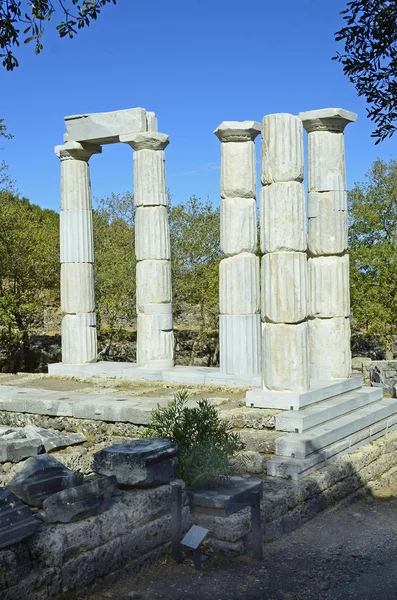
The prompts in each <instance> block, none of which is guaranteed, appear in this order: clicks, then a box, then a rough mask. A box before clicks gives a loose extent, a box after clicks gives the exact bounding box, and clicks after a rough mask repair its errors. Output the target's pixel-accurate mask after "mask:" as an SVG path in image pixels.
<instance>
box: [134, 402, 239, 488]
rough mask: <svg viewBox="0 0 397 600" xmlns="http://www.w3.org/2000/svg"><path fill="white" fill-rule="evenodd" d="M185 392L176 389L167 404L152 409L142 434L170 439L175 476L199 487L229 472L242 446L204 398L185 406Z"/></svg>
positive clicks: (235, 435)
mask: <svg viewBox="0 0 397 600" xmlns="http://www.w3.org/2000/svg"><path fill="white" fill-rule="evenodd" d="M187 401H188V392H187V391H186V390H182V391H180V392H176V393H175V395H174V398H173V400H171V401H170V402H169V403H168V405H167V406H165V407H161V406H158V407H157V409H155V410H153V411H152V422H151V424H150V425H149V427H148V428H147V429H146V430H145V431H144V433H143V437H160V438H166V439H169V440H172V441H173V442H175V443H176V444H177V446H178V450H179V476H180V477H181V478H182V479H183V480H184V481H185V483H186V484H187V485H190V486H192V487H200V486H204V485H209V484H213V483H216V482H218V481H219V480H221V479H223V478H225V477H227V476H228V475H230V473H231V467H230V459H231V458H232V456H233V455H234V454H235V453H236V452H239V451H240V450H243V449H244V444H243V442H242V441H241V439H240V437H239V435H238V434H237V433H235V432H233V431H231V430H230V427H229V424H228V423H227V422H226V421H223V420H221V419H220V417H219V414H218V411H217V410H216V408H215V407H214V406H213V405H212V404H211V403H210V402H209V401H208V400H199V401H198V402H197V406H196V407H189V406H187Z"/></svg>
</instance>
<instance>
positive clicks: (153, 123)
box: [146, 110, 159, 133]
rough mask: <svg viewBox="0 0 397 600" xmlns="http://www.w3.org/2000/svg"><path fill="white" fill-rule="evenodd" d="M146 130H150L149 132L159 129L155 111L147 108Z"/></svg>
mask: <svg viewBox="0 0 397 600" xmlns="http://www.w3.org/2000/svg"><path fill="white" fill-rule="evenodd" d="M146 130H147V131H150V132H151V133H153V132H156V133H157V132H158V130H159V127H158V119H157V117H156V113H154V112H151V111H148V110H147V111H146Z"/></svg>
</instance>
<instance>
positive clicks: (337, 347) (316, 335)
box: [309, 317, 351, 380]
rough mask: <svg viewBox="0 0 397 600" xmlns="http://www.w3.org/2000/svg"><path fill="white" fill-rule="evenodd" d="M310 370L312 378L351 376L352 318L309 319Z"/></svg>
mask: <svg viewBox="0 0 397 600" xmlns="http://www.w3.org/2000/svg"><path fill="white" fill-rule="evenodd" d="M309 339H310V362H311V366H310V370H311V377H312V379H323V380H324V379H338V378H341V379H343V378H346V377H349V376H350V372H351V351H350V319H349V318H344V317H335V318H333V319H312V320H310V321H309Z"/></svg>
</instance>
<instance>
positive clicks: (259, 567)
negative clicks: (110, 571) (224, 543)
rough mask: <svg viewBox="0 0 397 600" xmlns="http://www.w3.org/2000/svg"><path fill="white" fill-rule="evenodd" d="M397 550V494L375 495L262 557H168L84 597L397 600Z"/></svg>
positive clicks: (277, 544) (284, 540)
mask: <svg viewBox="0 0 397 600" xmlns="http://www.w3.org/2000/svg"><path fill="white" fill-rule="evenodd" d="M393 493H396V496H397V490H396V491H394V492H393ZM396 556H397V497H393V496H391V497H390V498H385V499H372V498H369V499H366V500H361V501H359V502H357V503H355V504H354V505H351V506H349V507H345V508H341V509H339V510H337V511H333V512H327V513H323V514H320V515H319V516H318V517H316V518H315V519H313V520H312V521H310V522H309V523H307V524H306V525H305V526H303V527H301V528H300V529H298V530H296V531H295V532H293V533H291V534H289V535H286V536H284V537H283V538H281V539H280V540H278V541H276V542H273V543H272V544H268V545H266V546H265V556H264V560H263V563H260V564H258V563H256V562H255V561H254V560H252V559H250V558H248V557H239V558H230V557H228V558H227V557H224V558H219V557H212V558H209V559H208V560H206V561H205V562H204V563H203V569H202V572H201V573H200V572H197V571H195V570H194V569H193V568H192V565H191V562H190V560H189V559H186V560H185V562H184V564H182V565H179V566H176V565H174V563H173V562H172V561H171V560H170V559H169V558H167V559H164V560H163V561H161V562H159V563H157V564H155V565H153V566H152V567H151V569H150V570H148V571H145V572H142V573H141V574H140V575H138V576H135V577H130V578H127V579H125V580H123V581H122V582H119V583H116V584H114V585H113V586H110V587H108V588H106V589H92V590H91V592H90V594H89V595H87V596H84V600H116V599H117V600H128V599H129V598H136V599H138V598H140V599H141V600H155V599H160V598H161V599H162V600H207V599H208V600H241V599H243V600H254V599H255V600H256V599H258V600H259V599H260V600H347V599H348V600H350V599H356V598H357V599H358V598H359V599H360V600H373V599H374V598H375V599H379V600H396V598H397V560H396Z"/></svg>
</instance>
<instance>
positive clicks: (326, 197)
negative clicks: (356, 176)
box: [299, 108, 357, 380]
mask: <svg viewBox="0 0 397 600" xmlns="http://www.w3.org/2000/svg"><path fill="white" fill-rule="evenodd" d="M299 117H300V118H301V120H302V122H303V126H304V128H305V129H306V131H307V132H308V134H309V139H308V154H309V182H308V191H309V199H308V212H309V214H308V217H309V237H308V251H309V256H310V258H309V315H310V320H309V339H310V356H311V358H310V362H311V377H312V378H313V379H321V380H324V379H332V378H346V377H349V376H350V372H351V352H350V293H349V257H348V255H347V254H346V252H347V228H348V221H347V192H346V167H345V148H344V134H343V131H344V129H345V127H346V125H348V124H349V123H353V122H354V121H356V119H357V115H355V114H354V113H351V112H348V111H346V110H342V109H335V108H329V109H323V110H314V111H309V112H305V113H300V115H299Z"/></svg>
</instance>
